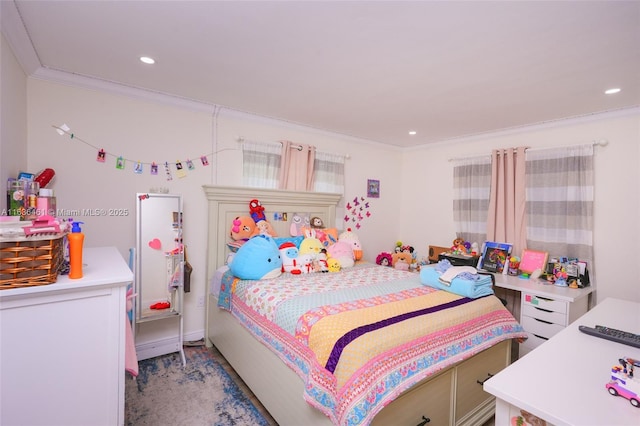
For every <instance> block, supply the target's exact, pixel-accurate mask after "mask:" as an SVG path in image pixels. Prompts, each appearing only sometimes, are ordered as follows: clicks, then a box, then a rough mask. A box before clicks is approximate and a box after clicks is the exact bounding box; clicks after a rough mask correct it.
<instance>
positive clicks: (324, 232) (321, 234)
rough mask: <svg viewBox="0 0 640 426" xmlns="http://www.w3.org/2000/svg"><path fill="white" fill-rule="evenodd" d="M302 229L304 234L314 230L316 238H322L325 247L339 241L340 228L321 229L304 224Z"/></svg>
mask: <svg viewBox="0 0 640 426" xmlns="http://www.w3.org/2000/svg"><path fill="white" fill-rule="evenodd" d="M301 230H302V235H305V234H306V233H307V232H309V231H311V230H313V231H314V232H315V235H316V238H317V239H319V240H320V242H321V243H322V245H323V246H324V247H325V248H326V247H329V246H330V245H332V244H335V243H336V242H337V241H338V230H337V229H336V228H322V229H320V228H311V227H307V226H303V227H302V228H301Z"/></svg>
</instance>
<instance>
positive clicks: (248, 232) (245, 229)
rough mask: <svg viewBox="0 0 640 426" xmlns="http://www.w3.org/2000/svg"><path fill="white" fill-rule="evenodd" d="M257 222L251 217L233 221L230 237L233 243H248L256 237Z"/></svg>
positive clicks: (238, 218) (240, 217)
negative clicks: (247, 241)
mask: <svg viewBox="0 0 640 426" xmlns="http://www.w3.org/2000/svg"><path fill="white" fill-rule="evenodd" d="M255 230H256V223H255V221H254V220H253V219H252V218H251V217H249V216H238V217H236V218H235V219H233V224H232V225H231V230H230V231H229V235H230V236H231V239H232V240H233V241H246V240H248V239H249V238H251V237H252V236H253V235H254V232H255Z"/></svg>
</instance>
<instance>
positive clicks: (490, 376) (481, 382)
mask: <svg viewBox="0 0 640 426" xmlns="http://www.w3.org/2000/svg"><path fill="white" fill-rule="evenodd" d="M487 376H489V377H487V378H486V379H484V380H482V381H480V380H476V383H477V384H479V385H484V382H486V381H487V380H489V379H490V378H492V377H493V374H491V373H487Z"/></svg>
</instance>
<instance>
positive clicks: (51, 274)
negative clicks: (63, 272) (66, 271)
mask: <svg viewBox="0 0 640 426" xmlns="http://www.w3.org/2000/svg"><path fill="white" fill-rule="evenodd" d="M64 235H65V234H59V235H57V236H50V235H49V236H46V237H45V236H41V237H36V236H32V237H24V238H19V239H16V240H13V241H7V240H6V239H0V290H6V289H10V288H19V287H31V286H37V285H45V284H52V283H55V282H56V280H57V279H58V271H59V270H60V267H61V266H62V263H63V261H64V253H63V237H64Z"/></svg>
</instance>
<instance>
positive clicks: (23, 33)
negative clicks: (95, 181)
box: [0, 1, 41, 76]
mask: <svg viewBox="0 0 640 426" xmlns="http://www.w3.org/2000/svg"><path fill="white" fill-rule="evenodd" d="M0 32H2V35H3V36H4V38H5V39H6V40H7V43H9V46H11V50H12V51H13V54H14V55H15V57H16V59H17V61H18V63H19V64H20V66H21V67H22V70H23V71H24V72H25V74H27V75H28V76H29V75H31V74H33V73H34V72H36V70H38V68H40V67H41V65H40V59H39V58H38V55H37V54H36V51H35V49H34V48H33V43H31V39H30V38H29V34H28V33H27V29H26V28H25V26H24V22H23V21H22V16H20V13H19V12H18V8H17V7H16V4H15V3H14V2H12V1H0Z"/></svg>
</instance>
